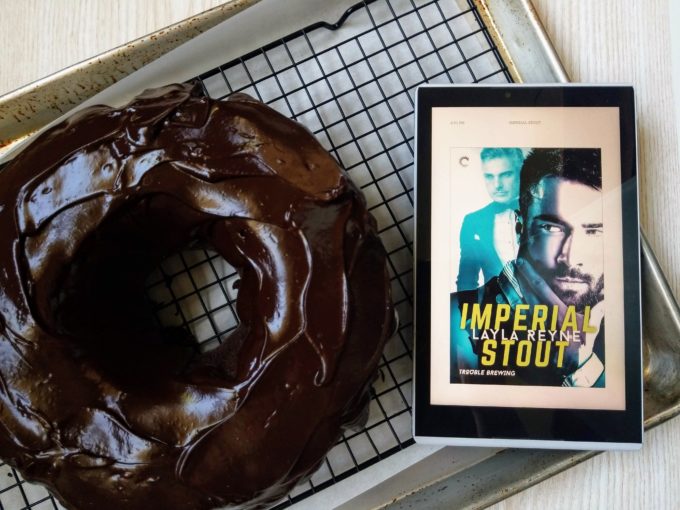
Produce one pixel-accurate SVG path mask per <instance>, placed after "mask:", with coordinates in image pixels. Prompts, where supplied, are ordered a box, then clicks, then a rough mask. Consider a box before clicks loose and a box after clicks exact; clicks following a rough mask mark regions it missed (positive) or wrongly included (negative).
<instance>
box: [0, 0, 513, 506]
mask: <svg viewBox="0 0 680 510" xmlns="http://www.w3.org/2000/svg"><path fill="white" fill-rule="evenodd" d="M196 79H197V80H198V81H199V82H200V83H201V85H202V86H203V89H204V91H205V93H206V94H207V95H209V96H211V97H213V98H218V99H219V98H223V97H226V96H227V95H229V94H231V93H234V92H244V93H247V94H250V95H251V96H253V97H257V98H258V99H260V100H262V101H264V102H266V103H269V104H270V105H271V106H272V107H274V108H275V109H277V110H279V111H280V112H281V113H283V114H284V115H286V116H288V117H291V118H293V119H295V120H297V121H299V122H301V123H302V124H304V125H305V126H306V127H307V128H308V129H310V130H311V131H312V132H314V134H315V135H316V136H317V138H318V139H319V140H320V141H321V143H322V144H323V145H324V146H325V147H326V149H328V150H329V151H330V152H331V154H333V156H334V157H335V158H336V159H337V160H338V161H339V162H340V164H341V165H342V166H343V167H344V168H345V169H346V170H347V172H348V173H349V175H350V177H351V178H352V179H353V181H354V182H355V183H356V184H357V185H358V186H359V187H360V188H361V189H362V191H363V193H364V194H365V196H366V199H367V202H368V204H369V207H370V210H371V212H372V214H373V215H374V216H375V217H376V219H377V220H378V225H379V229H380V237H381V239H382V242H383V244H384V245H385V248H386V249H387V252H388V254H389V270H390V277H391V282H392V291H393V297H394V301H395V305H396V308H397V310H398V313H399V317H400V326H399V329H398V331H397V334H396V335H395V336H394V338H392V339H391V340H390V341H389V342H388V344H387V346H386V348H385V352H384V354H383V357H382V362H381V364H380V377H379V379H378V380H377V381H376V383H375V384H374V385H373V390H372V392H373V395H372V396H373V398H372V400H371V404H370V415H369V420H368V423H367V424H366V426H365V427H364V428H363V429H362V430H360V431H355V432H350V433H346V434H345V435H344V436H343V437H342V438H341V440H340V441H339V442H338V443H337V444H336V445H335V447H334V448H333V449H332V450H331V452H330V453H329V455H328V456H327V458H326V459H325V461H324V462H323V463H322V465H321V467H320V468H319V469H318V471H317V472H316V473H315V474H314V475H313V476H312V478H311V479H310V480H309V481H308V482H306V483H304V484H302V485H300V486H298V487H297V488H296V489H295V490H294V491H293V492H292V493H291V494H290V495H289V496H288V497H287V499H286V500H285V501H284V502H282V503H280V504H279V505H278V507H277V508H282V507H287V506H291V505H294V504H295V503H296V502H299V501H301V500H304V499H305V498H307V497H308V496H310V495H312V494H314V493H317V492H319V491H322V490H323V489H325V488H327V487H329V486H330V485H333V484H335V483H337V482H339V481H341V480H343V479H346V478H348V477H350V476H353V475H355V474H356V473H359V472H360V471H362V470H363V469H365V468H367V467H369V466H371V465H373V464H375V463H377V462H379V461H381V460H383V459H385V458H387V457H389V456H390V455H392V454H394V453H396V452H398V451H400V450H402V449H404V448H406V447H408V446H410V445H411V444H413V438H412V435H411V376H412V337H413V322H412V316H413V300H412V295H413V292H412V290H413V289H412V279H413V274H412V273H413V248H412V245H413V220H414V216H413V183H414V176H413V168H412V165H413V132H414V126H413V121H414V119H413V108H414V99H413V98H414V91H415V88H416V87H417V86H418V85H420V84H423V83H472V82H476V83H477V82H505V83H507V82H509V81H511V77H510V74H509V72H508V70H507V68H506V66H505V64H504V63H503V61H502V59H501V58H500V56H499V54H498V51H497V50H496V47H495V46H494V44H493V42H492V40H491V38H490V36H489V34H488V32H487V30H486V28H485V26H484V24H483V23H482V21H481V18H480V16H479V13H478V12H477V10H476V9H475V7H474V4H473V3H472V1H471V0H467V2H466V1H464V0H459V1H453V0H446V1H444V0H439V1H438V0H425V1H421V0H367V1H364V2H360V3H358V4H356V5H354V6H353V7H351V8H350V9H349V10H348V11H347V12H346V13H345V14H344V15H343V16H342V17H341V19H340V20H339V21H338V22H337V23H335V24H328V23H317V24H315V25H312V26H310V27H307V28H305V29H303V30H300V31H299V32H295V33H292V34H290V35H288V36H287V37H285V38H283V39H280V40H277V41H274V42H272V43H271V44H268V45H267V46H264V47H262V48H259V49H257V50H255V51H252V52H251V53H248V54H247V55H244V56H242V57H240V58H238V59H236V60H233V61H231V62H228V63H226V64H224V65H221V66H219V67H217V68H215V69H212V70H210V71H208V72H206V73H203V74H201V75H200V76H198V77H196ZM237 280H238V274H237V273H236V272H235V271H234V270H233V268H231V267H230V266H229V265H228V264H227V263H226V262H225V261H224V260H223V259H222V258H221V257H220V256H218V255H217V254H216V253H214V252H211V251H209V250H207V249H192V250H188V251H185V252H183V253H181V254H178V255H175V256H173V257H171V258H169V259H167V260H166V261H165V262H164V263H163V264H162V266H161V267H160V268H159V269H158V270H157V271H156V273H155V274H154V275H153V276H152V277H151V278H150V279H149V282H148V289H147V291H148V296H149V298H150V300H151V301H152V302H153V303H155V306H156V313H157V318H158V320H159V322H160V323H161V324H163V325H164V326H181V327H184V328H186V329H188V330H189V331H191V333H192V334H193V335H194V336H195V338H196V339H197V341H198V342H199V345H200V346H201V348H202V349H211V348H214V347H216V346H217V345H218V344H219V343H220V341H221V338H223V337H224V336H225V335H227V334H228V333H229V332H230V331H231V330H233V329H234V328H236V326H237V324H238V318H237V315H236V311H235V299H236V294H237V291H236V282H237ZM26 508H32V509H39V510H45V509H55V508H56V509H59V508H61V507H60V505H59V504H58V503H57V502H56V501H55V500H54V499H53V498H52V497H51V496H50V495H49V493H48V492H47V491H46V490H45V489H44V488H43V487H41V486H38V485H33V484H29V483H27V482H25V481H23V480H22V479H21V477H20V475H19V474H18V473H17V472H16V471H15V470H14V469H12V468H10V467H9V466H7V465H0V510H18V509H26Z"/></svg>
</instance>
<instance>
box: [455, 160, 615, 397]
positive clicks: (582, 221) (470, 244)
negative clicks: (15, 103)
mask: <svg viewBox="0 0 680 510" xmlns="http://www.w3.org/2000/svg"><path fill="white" fill-rule="evenodd" d="M451 165H452V172H454V173H455V174H461V176H462V175H467V176H468V177H469V179H471V180H474V179H475V178H477V180H478V181H480V183H481V185H480V186H477V187H478V188H479V189H477V190H476V191H475V192H474V193H467V194H466V195H464V196H460V197H455V198H456V200H455V202H456V203H457V204H458V205H457V207H456V210H455V211H452V222H451V224H452V227H453V231H454V232H456V231H458V232H459V235H458V236H457V241H458V243H457V246H455V249H454V250H453V251H452V257H451V258H452V267H451V275H452V278H451V295H450V298H451V350H450V353H451V365H450V366H451V371H450V382H451V383H466V384H505V385H507V384H509V385H532V386H565V387H575V386H578V387H605V386H606V357H605V350H604V344H605V341H606V338H605V335H604V312H603V311H604V299H605V292H604V289H605V286H604V245H603V235H602V234H603V217H602V196H601V195H602V163H601V151H600V149H599V148H530V147H483V148H454V149H452V150H451ZM471 187H472V186H471ZM454 191H455V190H454ZM468 209H469V212H466V211H467V210H468ZM455 241H456V239H454V245H455V244H456V243H455Z"/></svg>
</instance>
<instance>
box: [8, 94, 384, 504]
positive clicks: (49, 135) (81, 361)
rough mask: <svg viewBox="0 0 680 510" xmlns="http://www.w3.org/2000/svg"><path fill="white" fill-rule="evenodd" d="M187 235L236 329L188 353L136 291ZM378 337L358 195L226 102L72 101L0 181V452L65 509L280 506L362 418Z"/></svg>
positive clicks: (268, 117) (302, 147) (380, 307)
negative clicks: (234, 275)
mask: <svg viewBox="0 0 680 510" xmlns="http://www.w3.org/2000/svg"><path fill="white" fill-rule="evenodd" d="M194 242H201V243H206V244H209V245H212V247H213V248H214V249H215V250H216V251H217V252H218V253H219V254H221V255H222V256H223V257H224V258H225V259H226V260H227V261H228V262H229V263H230V264H232V265H233V266H235V267H236V268H237V269H238V271H239V273H240V276H241V282H240V287H239V295H238V300H237V310H238V314H239V319H240V326H239V327H238V328H237V329H236V330H235V331H234V332H233V333H232V334H231V335H230V336H228V337H227V338H224V339H223V344H222V345H221V346H220V347H219V348H217V349H216V350H213V351H210V352H207V353H204V354H198V355H197V354H194V355H192V354H191V353H192V352H193V350H192V346H191V343H192V340H191V339H190V338H188V337H187V335H188V333H186V332H184V331H177V330H171V329H166V330H163V329H159V328H158V326H157V325H156V324H155V323H154V322H153V321H152V314H151V312H150V310H149V304H148V303H147V302H146V301H145V298H144V281H145V279H146V278H147V276H148V274H149V272H150V271H151V270H152V269H153V268H155V267H157V266H158V264H159V263H160V262H161V260H163V259H164V258H165V257H167V256H168V255H170V254H172V253H175V252H178V251H180V250H182V249H184V248H186V247H187V246H188V245H190V244H191V243H194ZM393 324H394V321H393V308H392V303H391V299H390V291H389V279H388V276H387V270H386V255H385V252H384V249H383V247H382V245H381V244H380V242H379V240H378V237H377V234H376V226H375V221H374V219H373V218H372V217H371V216H370V215H369V214H368V212H367V210H366V204H365V201H364V199H363V197H362V196H361V194H360V192H359V191H358V190H357V189H356V188H355V187H354V186H353V185H352V183H351V182H350V181H349V179H348V178H347V176H346V174H345V173H344V172H343V171H342V170H340V169H339V168H338V166H337V164H336V162H335V161H334V160H333V158H331V157H330V155H328V154H327V153H326V152H325V151H324V150H323V148H322V147H321V146H320V145H319V144H318V142H317V141H316V140H315V139H314V138H313V136H312V135H311V134H310V133H309V132H308V131H306V130H305V129H304V128H303V127H301V126H300V125H298V124H296V123H294V122H292V121H290V120H289V119H286V118H285V117H283V116H281V115H280V114H278V113H276V112H274V111H273V110H271V109H269V108H268V107H266V106H264V105H262V104H261V103H259V102H257V101H255V100H253V99H251V98H249V97H247V96H243V95H238V96H232V97H231V98H230V99H229V100H227V101H223V102H217V101H213V100H211V99H208V98H205V97H203V96H201V95H199V94H197V93H196V92H195V91H192V88H191V87H190V86H185V85H171V86H167V87H164V88H161V89H155V90H149V91H147V92H145V93H144V94H143V95H141V96H139V97H138V98H137V99H135V100H134V101H133V102H132V103H130V104H129V105H127V106H126V107H123V108H121V109H113V108H109V107H104V106H100V107H92V108H88V109H86V110H83V111H81V112H79V113H77V114H75V115H74V116H72V117H71V118H70V119H68V120H66V121H65V122H63V123H61V124H59V125H58V126H55V127H54V128H52V129H50V130H48V131H47V132H45V133H44V134H42V135H41V136H39V137H38V138H37V140H36V141H35V142H33V144H32V145H31V146H30V147H29V148H27V149H26V150H24V151H23V152H22V153H21V154H20V155H19V156H18V157H17V158H16V159H15V160H14V161H13V162H12V163H11V164H10V165H8V166H7V167H6V168H5V169H3V170H2V171H1V172H0V456H1V457H2V458H3V459H5V460H6V461H8V462H9V463H10V464H12V465H13V466H16V467H18V468H19V469H20V470H21V472H22V473H23V475H24V476H25V477H26V478H27V479H29V480H37V481H41V482H43V483H45V484H47V485H49V487H50V488H51V489H52V491H53V492H54V493H55V494H56V495H58V497H59V498H60V499H61V500H62V501H64V502H65V503H66V505H67V506H68V507H70V508H78V509H84V508H96V509H97V510H105V509H122V508H126V509H142V508H143V509H145V510H148V509H149V508H181V509H208V508H214V507H220V506H226V505H239V504H242V505H244V506H246V507H257V506H260V505H265V504H267V503H269V502H272V501H273V500H275V499H277V498H279V497H281V496H282V495H284V494H285V493H286V492H287V491H288V490H289V489H290V488H292V486H293V485H294V484H295V483H296V482H297V481H299V480H300V479H302V478H304V477H305V476H307V475H309V474H311V472H312V471H313V470H314V468H315V467H316V466H317V465H318V463H319V461H320V460H321V459H322V458H323V456H324V455H325V454H326V452H327V451H328V450H329V449H330V448H331V447H332V446H333V444H334V442H335V441H336V440H337V438H338V437H339V435H340V434H341V431H342V428H343V427H345V426H348V425H351V424H352V423H353V422H356V420H357V419H359V418H360V416H361V415H362V410H363V409H364V408H365V405H366V403H367V400H368V390H369V387H370V384H371V382H372V380H373V378H374V377H375V375H376V367H377V364H378V361H379V358H380V355H381V352H382V347H383V345H384V342H385V341H386V339H387V337H388V336H389V335H390V333H391V331H392V328H393ZM187 340H188V341H187Z"/></svg>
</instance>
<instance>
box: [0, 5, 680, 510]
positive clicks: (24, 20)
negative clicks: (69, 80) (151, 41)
mask: <svg viewBox="0 0 680 510" xmlns="http://www.w3.org/2000/svg"><path fill="white" fill-rule="evenodd" d="M673 1H675V0H646V1H640V0H596V1H593V0H576V1H574V0H533V2H534V5H535V6H536V9H537V11H538V13H539V16H540V18H541V19H542V20H543V22H544V24H545V26H546V29H547V31H548V34H549V35H550V37H551V39H552V41H553V43H554V45H555V47H556V48H557V51H558V54H559V55H560V56H561V57H562V60H563V62H564V64H565V67H566V69H567V71H568V73H569V75H570V76H571V78H572V80H574V81H583V82H624V83H632V84H634V85H635V86H636V90H637V100H638V112H639V137H640V138H639V141H640V184H641V220H642V224H643V228H644V230H645V232H646V234H647V236H648V239H649V241H650V243H651V245H652V247H653V248H654V250H655V253H656V255H657V258H658V259H659V262H660V264H661V267H662V268H663V269H664V271H665V273H666V276H667V278H668V280H669V282H670V286H671V289H672V290H673V292H674V293H675V295H676V296H678V295H680V293H679V291H680V250H679V249H678V248H679V247H680V235H678V233H680V200H679V199H678V192H677V190H678V189H679V186H678V185H679V182H678V171H679V170H680V168H679V164H678V162H679V150H678V133H677V123H676V111H677V110H676V103H675V101H674V95H673V86H672V74H671V69H672V65H675V69H676V70H677V67H678V66H680V61H678V59H675V61H674V62H673V61H672V58H671V30H670V26H671V25H670V19H671V16H670V12H669V11H671V10H672V9H674V8H675V9H676V14H678V11H679V10H678V9H677V6H675V7H674V6H673V5H671V2H673ZM220 3H221V1H220V0H186V1H184V0H147V1H144V2H139V1H137V0H115V1H113V0H111V1H109V0H79V1H76V0H22V1H17V0H0V12H2V13H3V14H2V16H0V57H1V58H0V66H1V67H0V95H2V94H4V93H6V92H8V91H10V90H13V89H15V88H17V87H19V86H21V85H23V84H26V83H28V82H30V81H33V80H35V79H38V78H40V77H43V76H46V75H47V74H50V73H52V72H54V71H57V70H59V69H61V68H63V67H66V66H68V65H70V64H72V63H74V62H77V61H80V60H83V59H85V58H87V57H90V56H92V55H95V54H97V53H100V52H102V51H105V50H107V49H110V48H112V47H114V46H117V45H119V44H122V43H125V42H127V41H129V40H132V39H135V38H137V37H139V36H142V35H145V34H147V33H149V32H152V31H154V30H156V29H158V28H161V27H164V26H166V25H168V24H170V23H173V22H175V21H179V20H181V19H184V18H186V17H189V16H191V15H193V14H195V13H198V12H201V11H203V10H206V9H208V8H210V7H213V6H215V5H218V4H220ZM676 98H677V94H676ZM676 100H677V99H676ZM678 444H680V418H676V419H675V420H672V421H670V422H668V423H666V424H664V425H661V426H659V427H657V428H656V429H654V430H652V431H650V432H648V433H647V434H646V435H645V444H644V447H643V449H642V450H641V451H640V452H633V453H605V454H602V455H599V456H597V457H596V458H594V459H592V460H589V461H587V462H585V463H583V464H581V465H579V466H576V467H574V468H572V469H570V470H568V471H566V472H564V473H562V474H560V475H558V476H555V477H553V478H551V479H549V480H547V481H545V482H542V483H540V484H538V485H536V486H534V487H532V488H531V489H529V490H527V491H524V492H522V493H520V494H518V495H516V496H513V497H511V498H509V499H507V500H505V501H503V502H502V503H499V504H497V505H495V506H494V507H493V508H494V509H495V510H515V509H517V510H519V509H522V510H531V509H540V510H545V509H546V508H550V509H554V508H557V509H561V508H564V509H569V510H572V509H579V510H581V509H590V508H597V509H599V508H616V509H626V508H631V509H633V508H634V509H637V508H654V509H655V510H656V509H673V508H679V507H680V461H679V460H678V459H680V451H679V449H677V447H676V445H678Z"/></svg>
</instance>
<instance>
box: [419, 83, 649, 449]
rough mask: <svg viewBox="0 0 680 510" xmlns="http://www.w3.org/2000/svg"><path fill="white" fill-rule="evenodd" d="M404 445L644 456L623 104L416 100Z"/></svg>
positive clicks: (591, 99) (582, 89)
mask: <svg viewBox="0 0 680 510" xmlns="http://www.w3.org/2000/svg"><path fill="white" fill-rule="evenodd" d="M416 103H417V105H416V222H415V223H416V235H415V239H416V242H415V244H416V246H415V287H416V288H415V314H416V315H415V337H416V338H415V377H414V379H415V384H414V437H415V439H416V441H417V442H422V443H439V444H450V445H470V446H509V447H537V448H568V449H632V448H637V447H639V446H640V444H641V443H642V400H641V392H642V391H641V388H642V382H641V380H642V376H641V372H642V371H641V331H640V252H639V220H638V193H637V172H636V128H635V106H634V94H633V88H632V87H630V86H609V85H606V86H594V85H592V86H591V85H556V86H551V85H537V86H534V85H531V86H524V85H499V86H495V85H493V86H478V85H477V86H467V85H466V86H456V85H452V86H422V87H420V88H418V90H417V94H416Z"/></svg>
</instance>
